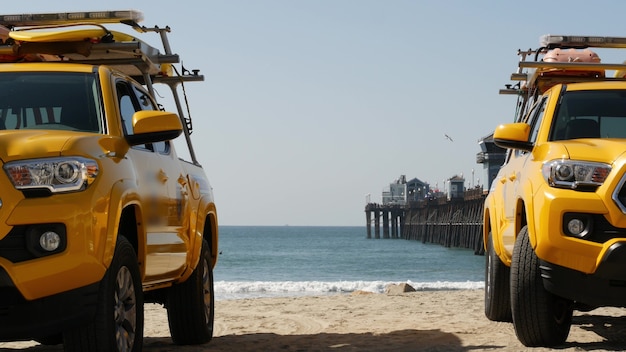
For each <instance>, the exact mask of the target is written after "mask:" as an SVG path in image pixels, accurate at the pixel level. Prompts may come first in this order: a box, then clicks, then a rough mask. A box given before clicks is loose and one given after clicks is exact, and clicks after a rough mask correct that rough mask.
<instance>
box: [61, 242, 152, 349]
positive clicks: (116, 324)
mask: <svg viewBox="0 0 626 352" xmlns="http://www.w3.org/2000/svg"><path fill="white" fill-rule="evenodd" d="M63 339H64V344H65V346H64V347H65V351H80V352H87V351H89V352H92V351H93V352H105V351H116V352H133V351H141V350H142V345H143V293H142V287H141V277H140V274H139V265H138V264H137V256H136V254H135V249H134V248H133V246H132V245H131V244H130V242H128V240H127V239H126V238H124V237H122V236H119V237H118V239H117V244H116V246H115V253H114V255H113V261H112V262H111V266H110V267H109V268H108V269H107V271H106V273H105V275H104V278H103V279H102V281H101V282H100V288H99V292H98V307H97V312H96V317H95V319H94V321H93V322H91V323H89V324H87V325H85V326H81V327H78V328H76V329H73V330H70V331H67V332H65V333H64V334H63Z"/></svg>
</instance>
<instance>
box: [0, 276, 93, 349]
mask: <svg viewBox="0 0 626 352" xmlns="http://www.w3.org/2000/svg"><path fill="white" fill-rule="evenodd" d="M98 287H99V283H95V284H91V285H88V286H84V287H80V288H77V289H73V290H70V291H66V292H63V293H59V294H56V295H52V296H48V297H44V298H40V299H36V300H32V301H29V300H26V299H25V298H24V297H23V296H22V295H21V294H20V293H19V291H18V290H17V288H16V287H15V285H14V284H13V282H12V281H11V279H10V277H9V275H8V274H7V273H6V271H5V270H3V269H2V268H0V326H1V328H0V340H4V341H10V340H21V339H33V338H38V337H46V336H51V335H56V334H58V333H61V332H63V331H65V330H66V329H68V328H72V327H76V326H80V325H81V324H84V323H86V322H88V321H92V320H93V318H94V316H95V314H96V305H97V301H98Z"/></svg>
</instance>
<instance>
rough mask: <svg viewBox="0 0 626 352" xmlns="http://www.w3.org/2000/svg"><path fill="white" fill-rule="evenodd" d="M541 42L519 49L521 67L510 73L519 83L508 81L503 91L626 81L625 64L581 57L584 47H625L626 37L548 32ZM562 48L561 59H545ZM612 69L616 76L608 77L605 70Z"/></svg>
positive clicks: (518, 92) (523, 91) (529, 91)
mask: <svg viewBox="0 0 626 352" xmlns="http://www.w3.org/2000/svg"><path fill="white" fill-rule="evenodd" d="M539 43H540V47H539V48H538V49H534V50H533V49H528V50H518V51H517V55H518V56H519V57H520V59H519V62H518V68H517V71H516V72H514V73H512V74H511V76H510V79H511V81H514V82H516V83H513V84H506V85H505V88H504V89H500V94H512V95H527V94H535V93H537V92H538V91H539V92H542V91H545V90H546V89H547V88H549V87H551V86H553V85H555V84H558V83H574V82H589V81H599V80H601V81H626V74H625V73H626V64H625V63H601V62H600V59H599V57H597V56H596V57H597V60H585V59H584V58H582V57H581V56H580V53H582V51H581V50H582V49H589V48H603V49H604V48H609V49H625V48H626V37H599V36H572V35H550V34H548V35H543V36H541V37H540V40H539ZM559 51H560V54H561V57H560V58H556V57H555V56H551V60H548V61H546V60H545V59H546V57H547V55H550V54H551V53H554V52H559ZM587 52H588V53H591V54H595V53H593V52H591V51H589V50H587ZM611 70H614V71H616V72H615V73H616V74H615V76H613V77H607V76H606V75H605V72H606V71H611Z"/></svg>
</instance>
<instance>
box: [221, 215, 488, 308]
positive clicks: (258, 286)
mask: <svg viewBox="0 0 626 352" xmlns="http://www.w3.org/2000/svg"><path fill="white" fill-rule="evenodd" d="M219 251H220V252H221V254H220V255H219V257H218V263H217V266H216V268H215V271H214V280H215V299H217V300H225V299H242V298H258V297H272V296H283V297H284V296H302V295H329V294H342V293H350V292H353V291H357V290H363V291H370V292H378V293H381V292H384V289H385V286H386V285H388V284H390V283H396V284H397V283H408V284H410V285H411V286H413V287H414V288H415V289H417V290H442V289H477V288H482V287H483V286H484V281H483V280H484V270H485V269H484V267H485V264H484V263H485V258H484V257H483V256H478V255H475V254H474V252H473V251H472V250H469V249H458V248H445V247H442V246H440V245H436V244H424V243H421V242H419V241H409V240H402V239H367V238H366V229H365V226H363V227H308V226H302V227H301V226H220V238H219Z"/></svg>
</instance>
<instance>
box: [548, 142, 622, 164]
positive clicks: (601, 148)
mask: <svg viewBox="0 0 626 352" xmlns="http://www.w3.org/2000/svg"><path fill="white" fill-rule="evenodd" d="M559 144H561V145H562V146H563V148H564V154H566V155H567V157H569V159H575V160H587V161H597V162H603V163H607V164H612V163H613V162H615V161H616V160H617V159H619V158H620V157H621V156H622V155H623V154H624V153H625V152H626V140H623V139H595V138H588V139H575V140H569V141H564V142H561V143H559Z"/></svg>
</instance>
